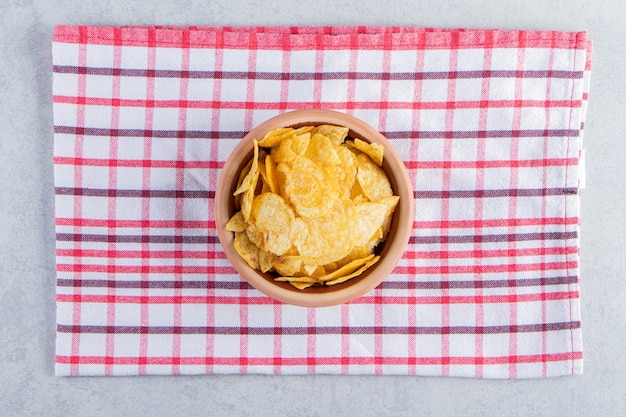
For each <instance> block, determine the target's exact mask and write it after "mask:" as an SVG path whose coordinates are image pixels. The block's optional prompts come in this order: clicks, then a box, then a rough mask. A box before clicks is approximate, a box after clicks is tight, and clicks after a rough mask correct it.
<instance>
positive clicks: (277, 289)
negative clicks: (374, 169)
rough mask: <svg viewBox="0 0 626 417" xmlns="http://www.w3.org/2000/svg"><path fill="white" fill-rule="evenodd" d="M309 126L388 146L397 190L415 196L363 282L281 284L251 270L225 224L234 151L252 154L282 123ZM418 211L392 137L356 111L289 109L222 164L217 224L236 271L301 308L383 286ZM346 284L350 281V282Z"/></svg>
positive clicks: (249, 136) (250, 134)
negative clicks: (324, 287) (308, 286)
mask: <svg viewBox="0 0 626 417" xmlns="http://www.w3.org/2000/svg"><path fill="white" fill-rule="evenodd" d="M304 124H314V125H319V124H334V125H339V126H346V127H348V128H349V129H350V131H351V132H352V133H353V134H355V136H357V137H362V138H363V139H366V140H368V141H370V142H376V143H380V144H381V145H383V146H384V147H385V151H384V152H385V157H384V160H385V161H386V162H385V163H386V164H389V165H391V164H390V161H392V162H393V163H394V164H395V165H396V166H398V167H400V170H399V172H397V173H396V174H395V175H394V180H393V181H394V183H395V186H396V190H394V191H395V194H396V195H405V196H406V195H409V196H410V197H411V198H409V199H408V200H409V201H403V200H406V199H402V198H401V199H400V202H399V204H398V207H397V208H396V211H395V212H394V217H396V216H398V218H397V220H396V219H394V223H395V224H396V225H397V227H396V230H395V235H394V239H393V240H392V241H389V243H388V244H386V245H385V250H384V252H385V256H381V259H380V260H379V262H377V263H376V264H375V265H374V267H372V271H371V272H373V271H376V272H377V274H376V275H368V276H366V277H365V278H364V279H361V280H359V281H356V280H355V281H354V283H350V284H348V285H343V286H337V288H333V289H332V290H329V291H328V292H324V293H319V294H317V293H311V292H307V291H306V290H304V291H303V290H294V289H288V288H286V287H281V286H279V285H277V284H276V283H275V282H273V281H271V280H268V279H265V278H263V276H262V273H261V272H260V271H256V270H254V269H252V268H250V267H249V266H248V264H247V263H246V262H245V261H244V260H243V259H242V258H241V257H240V255H239V254H238V253H237V252H236V251H235V249H234V247H233V245H232V242H233V239H234V235H233V232H230V231H227V230H226V229H225V225H226V222H228V220H229V213H227V212H228V210H221V209H220V208H222V207H228V204H229V203H230V199H232V195H231V194H232V190H231V188H232V187H231V186H230V185H231V184H232V183H231V182H230V181H231V180H232V176H231V175H228V173H230V172H231V171H232V172H234V173H235V174H238V170H239V169H240V167H241V164H239V165H238V166H235V165H236V160H240V159H239V158H236V157H234V155H240V154H246V153H249V152H250V151H251V149H252V146H253V139H255V138H256V139H259V137H258V136H261V135H260V134H259V133H262V134H263V135H264V134H265V133H267V132H268V131H270V130H272V129H274V128H277V127H287V126H297V125H304ZM261 137H262V136H261ZM235 170H236V171H235ZM390 179H391V178H390ZM400 206H402V207H403V209H402V210H399V209H400ZM413 214H414V198H413V189H412V187H411V180H410V178H409V175H408V172H407V169H406V166H405V164H404V161H403V160H402V158H401V157H400V156H399V154H398V153H397V151H396V150H395V148H394V147H393V146H392V145H391V143H390V142H389V141H388V139H387V138H385V137H384V136H383V135H382V134H381V133H380V132H378V130H376V129H375V128H373V127H372V126H371V125H369V124H367V123H366V122H364V121H363V120H361V119H358V118H356V117H354V116H352V115H349V114H347V113H341V112H338V111H334V110H326V109H317V108H315V109H301V110H293V111H287V112H284V113H281V114H279V115H277V116H274V117H271V118H269V119H267V120H266V121H264V122H262V123H260V124H259V125H257V126H256V127H254V128H253V129H252V130H250V132H248V133H247V134H246V135H245V136H244V137H243V138H242V139H241V140H240V141H239V143H238V144H237V145H236V146H235V148H234V149H233V151H232V152H231V154H230V156H229V157H228V158H227V160H226V162H225V164H224V166H223V167H222V170H221V171H220V174H219V177H218V181H217V188H216V191H215V198H214V216H215V228H216V229H217V234H218V238H219V241H220V245H221V247H222V250H223V251H224V253H225V254H226V257H227V259H228V260H229V262H230V263H231V264H232V266H233V267H234V268H235V270H236V271H237V273H238V274H239V275H241V277H242V278H243V279H244V280H246V281H247V282H248V283H249V284H250V285H252V286H253V287H254V288H256V289H257V290H259V291H261V292H262V293H264V294H265V295H267V296H269V297H270V298H272V299H274V300H277V301H281V302H284V303H287V304H291V305H296V306H301V307H326V306H332V305H338V304H343V303H346V302H349V301H351V300H354V299H356V298H358V297H360V296H362V295H364V294H366V293H368V292H369V291H371V290H373V289H374V288H375V287H376V286H378V285H379V284H380V283H381V282H382V281H383V280H384V279H386V278H387V276H388V275H389V274H390V273H391V272H392V270H393V269H394V267H395V266H396V265H397V263H398V261H399V260H400V258H401V257H402V255H403V254H404V252H405V250H406V247H407V245H408V242H409V238H410V235H411V231H412V222H413ZM366 272H369V271H366ZM370 277H371V278H370ZM347 282H348V283H349V282H350V281H347ZM328 288H331V287H328Z"/></svg>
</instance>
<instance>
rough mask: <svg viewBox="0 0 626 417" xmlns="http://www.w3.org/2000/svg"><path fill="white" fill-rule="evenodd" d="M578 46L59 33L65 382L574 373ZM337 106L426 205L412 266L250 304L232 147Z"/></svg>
mask: <svg viewBox="0 0 626 417" xmlns="http://www.w3.org/2000/svg"><path fill="white" fill-rule="evenodd" d="M590 46H591V44H590V42H589V41H588V40H587V38H586V35H585V33H582V32H581V33H565V32H555V31H503V30H461V29H445V30H440V29H423V28H415V27H90V26H58V27H56V29H55V31H54V37H53V44H52V49H53V89H54V91H53V110H54V169H55V191H56V260H57V282H56V290H57V294H56V303H57V327H56V373H57V375H144V374H204V373H206V374H227V373H231V374H232V373H261V374H387V375H391V374H400V375H436V376H463V377H479V378H480V377H482V378H534V377H551V376H557V375H569V374H579V373H581V372H582V346H581V325H580V308H579V304H580V303H579V296H580V295H579V260H578V250H579V235H578V230H579V184H580V177H581V172H582V166H581V163H580V161H581V149H582V128H583V122H584V118H585V109H586V103H587V91H588V87H589V74H590V62H591V61H590ZM311 107H315V108H324V109H332V110H337V111H342V112H346V113H349V114H352V115H354V116H356V117H359V118H361V119H363V120H365V121H366V122H368V123H369V124H371V125H372V126H374V127H375V128H377V129H378V130H379V131H381V132H382V133H383V134H384V135H385V136H387V137H388V138H389V139H390V140H391V142H392V144H393V146H394V147H395V148H396V149H397V151H398V152H399V153H400V155H401V156H402V157H403V159H404V161H405V163H406V166H407V168H408V170H409V173H410V177H411V180H412V183H413V188H414V190H415V221H414V226H413V227H414V230H413V234H412V237H411V239H410V242H409V245H408V247H407V250H406V253H405V254H404V256H403V258H402V260H401V261H400V263H399V264H398V266H397V267H396V268H395V270H394V271H393V273H392V274H391V275H390V276H389V277H388V279H387V280H386V281H384V282H383V283H382V284H381V285H380V286H379V287H378V288H376V289H375V290H373V291H372V292H371V293H369V294H367V295H365V296H363V297H361V298H359V299H356V300H354V301H353V302H350V303H348V304H344V305H340V306H335V307H328V308H318V309H307V308H302V307H294V306H290V305H284V304H281V303H279V302H276V301H273V300H272V299H270V298H268V297H266V296H264V295H263V294H262V293H260V292H259V291H257V290H255V289H254V288H251V287H250V286H249V285H248V284H247V283H246V282H245V281H244V280H242V278H241V277H240V276H239V275H238V274H237V273H236V272H235V270H234V269H233V268H232V266H231V265H230V263H229V262H228V260H227V259H226V258H225V256H224V253H223V252H222V249H221V247H220V243H219V240H218V239H217V234H216V231H215V223H214V217H213V198H214V193H215V186H216V184H217V178H218V176H219V175H220V168H221V167H222V166H223V164H224V161H225V160H226V158H228V156H229V154H230V153H231V151H232V150H233V148H234V147H235V145H236V144H237V143H238V141H239V140H240V138H241V137H243V136H244V134H245V133H246V132H248V131H249V130H250V129H252V128H253V127H254V126H256V125H258V124H260V123H261V122H263V121H265V120H267V119H268V118H270V117H272V116H275V115H277V114H279V113H281V112H285V111H289V110H294V109H301V108H311Z"/></svg>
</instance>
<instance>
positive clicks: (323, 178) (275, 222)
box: [226, 125, 399, 289]
mask: <svg viewBox="0 0 626 417" xmlns="http://www.w3.org/2000/svg"><path fill="white" fill-rule="evenodd" d="M348 133H349V129H348V128H346V127H341V126H333V125H320V126H317V127H312V126H303V127H299V128H297V129H294V128H280V129H275V130H273V131H271V132H269V133H268V134H267V135H265V136H264V137H263V139H261V140H260V141H258V142H257V141H256V140H254V141H253V142H254V156H253V158H252V160H251V161H250V162H249V163H248V164H247V165H246V166H245V167H244V168H243V169H242V171H241V173H240V175H239V178H238V182H237V187H236V190H235V192H234V193H233V195H234V197H235V206H236V209H237V210H238V211H236V212H235V214H234V215H233V216H232V217H231V218H230V219H229V221H228V222H227V224H226V229H227V230H229V231H232V232H234V233H235V239H234V244H235V250H236V251H237V252H238V253H239V255H240V256H241V257H242V258H243V259H244V260H245V261H246V263H247V264H248V265H250V267H252V268H254V269H258V270H260V271H261V272H267V273H270V274H274V276H275V279H276V280H277V281H282V282H289V283H290V284H291V285H293V286H294V287H296V288H298V289H305V288H308V287H310V286H314V285H335V284H339V283H342V282H345V281H347V280H349V279H351V278H353V277H355V276H357V275H360V274H361V273H363V272H364V271H365V270H366V269H367V268H369V267H370V266H371V265H373V264H374V263H375V262H376V261H378V259H379V256H377V255H376V254H375V249H376V246H377V245H378V244H379V243H380V242H382V241H384V239H385V238H386V236H387V233H388V232H389V229H390V227H391V220H392V218H393V212H394V210H395V207H396V206H397V204H398V200H399V197H397V196H394V195H393V192H392V190H391V185H390V183H389V180H388V178H387V176H386V174H385V172H384V171H383V170H382V168H381V167H380V166H381V164H382V159H383V149H384V148H383V147H382V146H381V145H378V144H369V143H367V142H365V141H362V140H360V139H354V140H352V139H350V140H346V138H347V135H348ZM277 275H278V276H277Z"/></svg>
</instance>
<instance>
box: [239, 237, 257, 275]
mask: <svg viewBox="0 0 626 417" xmlns="http://www.w3.org/2000/svg"><path fill="white" fill-rule="evenodd" d="M233 246H234V247H235V250H236V251H237V253H238V254H239V256H241V258H242V259H243V260H244V261H246V263H247V264H248V265H249V266H250V268H252V269H259V248H258V247H257V246H256V245H255V244H254V243H252V242H251V241H250V239H248V235H247V234H246V232H236V233H235V239H234V240H233Z"/></svg>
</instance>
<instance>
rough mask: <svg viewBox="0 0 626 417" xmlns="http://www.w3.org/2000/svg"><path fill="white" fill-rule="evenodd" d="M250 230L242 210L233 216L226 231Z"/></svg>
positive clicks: (227, 224)
mask: <svg viewBox="0 0 626 417" xmlns="http://www.w3.org/2000/svg"><path fill="white" fill-rule="evenodd" d="M247 228H248V222H246V221H245V220H244V218H243V214H242V213H241V210H240V211H238V212H237V213H235V214H234V215H233V217H231V218H230V220H228V222H227V223H226V230H228V231H229V232H245V231H246V229H247Z"/></svg>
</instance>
